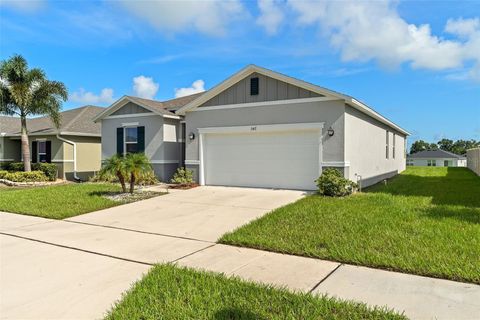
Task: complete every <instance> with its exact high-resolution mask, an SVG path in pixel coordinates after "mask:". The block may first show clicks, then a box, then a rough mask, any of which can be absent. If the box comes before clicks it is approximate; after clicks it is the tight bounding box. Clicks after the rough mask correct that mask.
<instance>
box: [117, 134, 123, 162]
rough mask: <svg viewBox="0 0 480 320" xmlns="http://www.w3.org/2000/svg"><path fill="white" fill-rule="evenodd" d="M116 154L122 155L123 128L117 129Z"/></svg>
mask: <svg viewBox="0 0 480 320" xmlns="http://www.w3.org/2000/svg"><path fill="white" fill-rule="evenodd" d="M117 154H119V155H123V128H117Z"/></svg>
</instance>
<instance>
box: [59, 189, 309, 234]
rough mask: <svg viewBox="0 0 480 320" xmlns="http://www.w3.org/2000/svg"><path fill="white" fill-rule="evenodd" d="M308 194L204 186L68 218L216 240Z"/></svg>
mask: <svg viewBox="0 0 480 320" xmlns="http://www.w3.org/2000/svg"><path fill="white" fill-rule="evenodd" d="M304 195H305V193H304V192H302V191H293V190H271V189H253V188H233V187H232V188H226V187H200V188H194V189H190V190H187V191H174V192H172V193H171V194H168V195H165V196H162V197H160V198H153V199H149V200H145V201H141V202H137V203H132V204H127V205H124V206H121V207H115V208H110V209H106V210H101V211H97V212H93V213H89V214H84V215H81V216H77V217H74V218H70V219H67V220H68V221H72V222H81V223H88V224H94V225H100V226H109V227H115V228H123V229H129V230H135V231H141V232H148V233H154V234H161V235H168V236H175V237H183V238H189V239H195V240H203V241H211V242H214V241H216V240H217V239H218V238H219V237H220V236H221V235H223V234H224V233H226V232H228V231H232V230H234V229H235V228H238V227H239V226H242V225H244V224H246V223H248V222H249V221H251V220H253V219H255V218H258V217H261V216H263V215H264V214H265V213H267V212H269V211H271V210H273V209H275V208H278V207H280V206H283V205H286V204H288V203H290V202H293V201H296V200H298V199H300V198H301V197H303V196H304Z"/></svg>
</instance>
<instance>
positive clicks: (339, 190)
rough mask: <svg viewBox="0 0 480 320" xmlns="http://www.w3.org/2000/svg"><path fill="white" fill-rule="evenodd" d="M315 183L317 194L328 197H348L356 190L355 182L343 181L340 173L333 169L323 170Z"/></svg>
mask: <svg viewBox="0 0 480 320" xmlns="http://www.w3.org/2000/svg"><path fill="white" fill-rule="evenodd" d="M315 182H316V183H317V187H318V192H319V193H320V194H322V195H325V196H330V197H344V196H348V195H350V194H352V193H353V192H354V191H355V190H356V189H357V188H358V185H357V184H356V183H355V182H353V181H350V180H348V179H345V178H344V177H343V176H342V173H341V172H340V171H338V170H337V169H334V168H327V169H325V170H323V172H322V175H321V176H320V177H319V178H318V179H317V180H315Z"/></svg>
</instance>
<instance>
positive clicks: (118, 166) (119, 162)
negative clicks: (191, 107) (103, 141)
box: [99, 154, 127, 193]
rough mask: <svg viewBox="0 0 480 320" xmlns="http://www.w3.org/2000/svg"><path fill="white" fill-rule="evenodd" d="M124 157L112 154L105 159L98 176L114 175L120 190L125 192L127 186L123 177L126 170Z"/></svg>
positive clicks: (125, 174)
mask: <svg viewBox="0 0 480 320" xmlns="http://www.w3.org/2000/svg"><path fill="white" fill-rule="evenodd" d="M125 164H126V162H125V158H124V157H123V156H121V155H118V154H116V155H114V156H111V157H110V158H107V159H105V162H104V163H103V166H102V169H101V170H100V173H99V174H100V177H104V178H105V177H108V176H116V177H117V178H118V181H119V182H120V185H121V186H122V191H123V192H124V193H126V192H127V187H126V185H125V177H126V176H127V171H126V167H125Z"/></svg>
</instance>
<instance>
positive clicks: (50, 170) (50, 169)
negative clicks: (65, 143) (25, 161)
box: [32, 162, 57, 181]
mask: <svg viewBox="0 0 480 320" xmlns="http://www.w3.org/2000/svg"><path fill="white" fill-rule="evenodd" d="M32 170H36V171H42V172H43V173H44V174H45V175H46V176H47V178H48V180H49V181H55V180H57V166H56V165H55V164H53V163H45V162H38V163H32Z"/></svg>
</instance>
